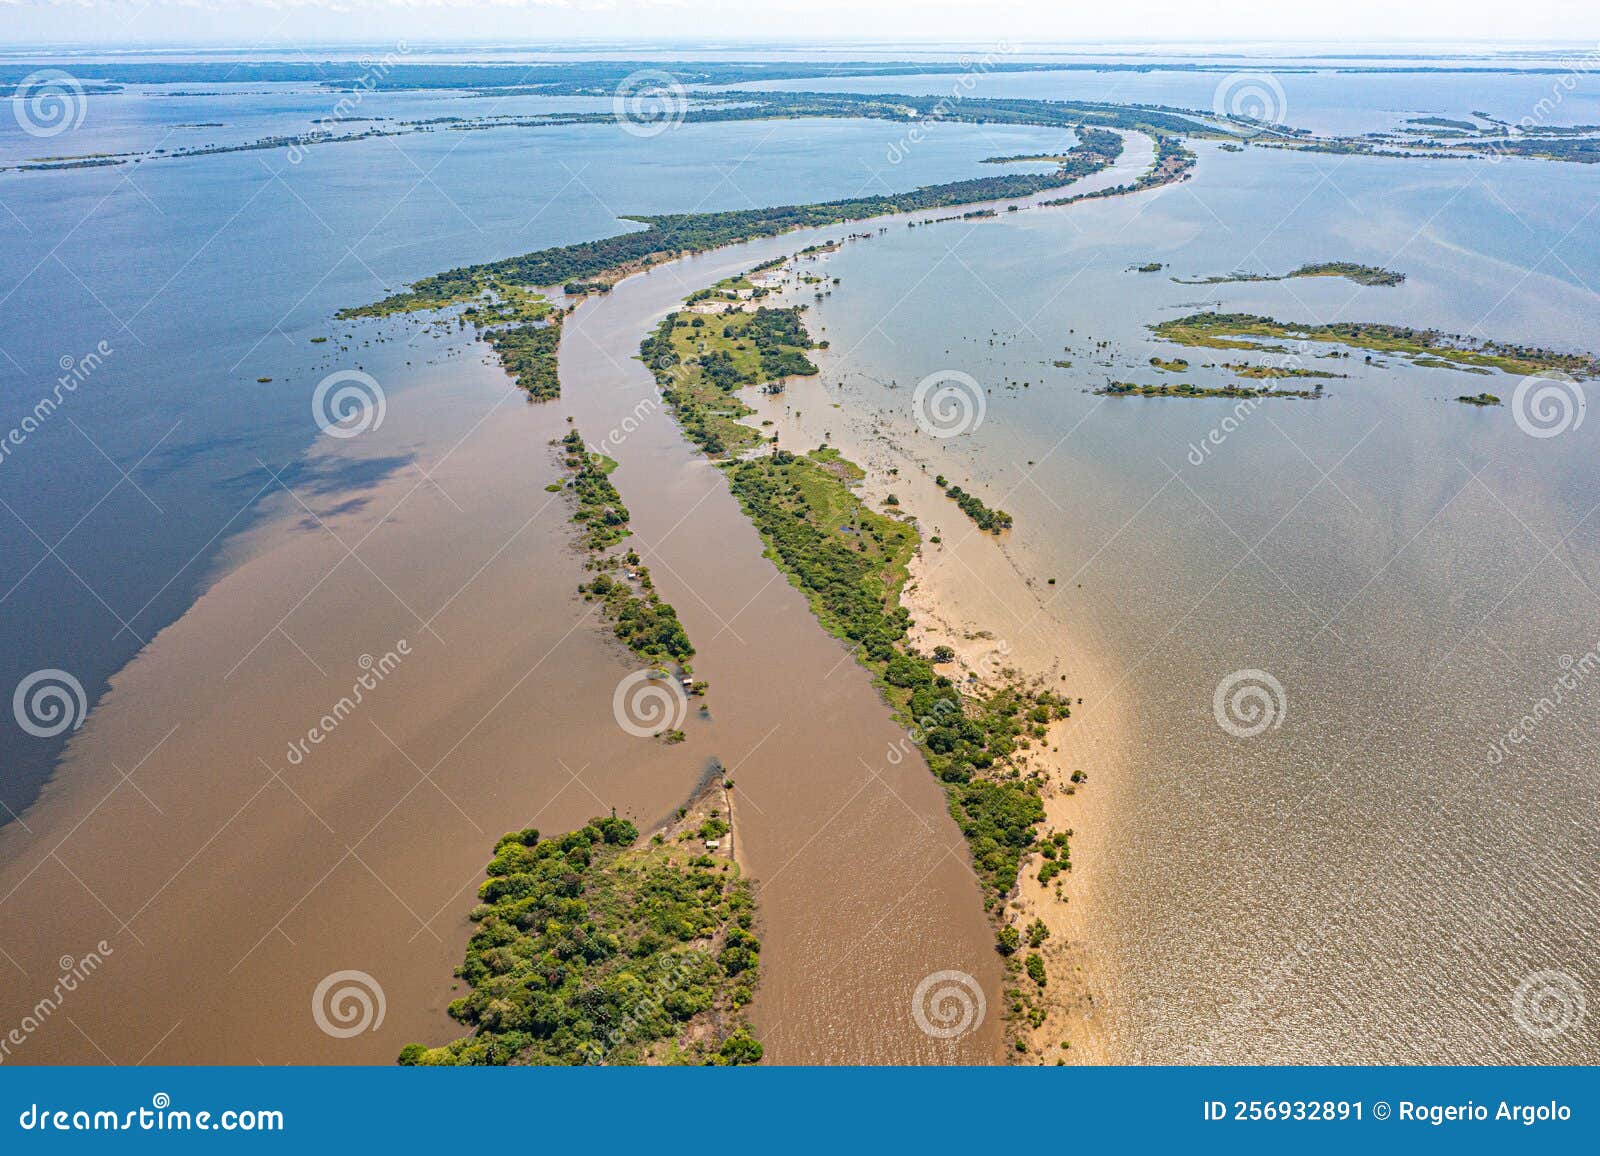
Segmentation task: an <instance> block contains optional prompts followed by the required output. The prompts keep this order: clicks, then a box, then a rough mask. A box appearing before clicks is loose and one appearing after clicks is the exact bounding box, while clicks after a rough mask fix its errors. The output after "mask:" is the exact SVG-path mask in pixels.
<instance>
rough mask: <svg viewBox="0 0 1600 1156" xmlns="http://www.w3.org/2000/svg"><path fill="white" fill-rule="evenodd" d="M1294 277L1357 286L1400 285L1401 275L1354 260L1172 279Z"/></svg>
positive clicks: (1207, 281) (1215, 281)
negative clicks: (1340, 280) (1329, 279)
mask: <svg viewBox="0 0 1600 1156" xmlns="http://www.w3.org/2000/svg"><path fill="white" fill-rule="evenodd" d="M1297 277H1343V278H1344V279H1345V280H1346V281H1353V282H1355V283H1356V284H1357V285H1399V284H1401V283H1402V282H1404V281H1405V279H1406V275H1405V274H1404V273H1397V272H1395V271H1394V270H1393V269H1384V268H1381V267H1380V266H1377V265H1358V264H1356V263H1355V262H1353V261H1320V262H1316V263H1313V264H1308V265H1302V266H1300V267H1299V268H1298V269H1295V270H1293V271H1292V272H1289V273H1279V274H1273V273H1225V274H1221V275H1219V276H1213V277H1193V278H1184V277H1174V278H1173V280H1174V281H1176V282H1177V283H1178V284H1179V285H1227V284H1231V283H1233V282H1240V281H1289V280H1292V279H1294V278H1297Z"/></svg>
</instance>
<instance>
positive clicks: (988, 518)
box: [944, 485, 1011, 534]
mask: <svg viewBox="0 0 1600 1156" xmlns="http://www.w3.org/2000/svg"><path fill="white" fill-rule="evenodd" d="M944 496H945V497H947V498H949V499H950V500H951V501H953V502H954V503H955V504H956V505H958V506H960V507H961V512H962V513H963V514H965V515H966V516H967V517H969V518H971V519H972V520H973V521H974V522H976V523H977V524H978V528H979V529H980V530H987V531H989V533H991V534H998V533H1000V531H1002V530H1009V529H1011V515H1010V514H1008V513H1006V512H1005V511H1004V510H991V509H990V508H989V507H988V506H986V505H984V504H983V500H982V499H981V498H979V497H978V496H977V495H976V494H969V493H967V491H965V490H963V489H962V488H961V487H960V486H956V485H951V486H947V487H945V491H944Z"/></svg>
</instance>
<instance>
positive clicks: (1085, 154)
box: [342, 93, 1192, 316]
mask: <svg viewBox="0 0 1600 1156" xmlns="http://www.w3.org/2000/svg"><path fill="white" fill-rule="evenodd" d="M806 95H807V94H798V93H766V94H759V99H760V100H761V101H763V102H765V103H766V104H768V105H770V106H771V109H770V110H769V111H774V112H775V113H781V114H782V115H795V116H806V115H852V116H874V115H882V116H884V117H889V116H890V114H891V112H892V113H893V119H905V118H906V116H907V115H908V112H909V109H911V108H916V107H918V106H919V105H920V104H924V103H925V104H928V105H929V107H930V109H931V108H932V102H930V101H926V100H924V99H920V98H910V97H907V98H898V97H897V98H894V100H895V101H899V100H902V99H903V100H905V101H907V102H909V105H907V104H895V103H885V102H883V101H882V99H881V98H870V99H868V98H860V97H855V96H853V95H850V94H830V95H829V96H828V97H827V98H826V99H821V98H819V99H817V100H811V101H797V100H794V99H793V98H796V97H803V96H806ZM813 95H815V94H813ZM1013 105H1016V106H1018V107H1015V108H1013V107H1011V106H1013ZM1067 107H1068V106H1058V105H1054V104H1051V103H1049V102H1044V101H1022V102H1007V101H999V102H990V101H970V102H964V103H963V105H962V106H961V107H960V108H959V109H957V110H953V111H951V112H950V113H949V116H948V118H949V119H952V120H982V119H986V118H982V117H979V116H976V115H975V114H977V113H978V112H979V111H980V110H981V109H983V108H989V109H991V111H992V112H993V113H994V117H993V119H997V120H1001V121H1004V122H1007V123H1014V124H1046V125H1059V126H1061V127H1069V126H1070V124H1071V122H1072V119H1073V118H1072V116H1071V114H1070V112H1067V111H1064V110H1065V109H1066V108H1067ZM1108 107H1109V106H1108ZM744 111H746V112H751V111H752V110H749V109H746V110H744ZM1108 115H1109V114H1108ZM730 119H754V117H753V116H746V117H740V118H730ZM1111 119H1113V120H1115V119H1117V118H1116V117H1111ZM1135 119H1138V118H1135ZM1183 123H1185V124H1190V125H1191V127H1192V122H1183ZM1078 135H1079V138H1080V143H1079V144H1077V145H1075V146H1074V147H1073V148H1071V149H1069V150H1068V151H1067V153H1065V154H1063V155H1064V156H1066V157H1068V158H1070V159H1069V160H1068V161H1067V162H1066V163H1064V164H1062V165H1061V166H1060V167H1059V168H1057V169H1056V170H1055V171H1054V172H1049V173H1019V174H1011V175H1007V176H1000V177H979V178H975V179H972V180H965V181H952V182H949V183H947V184H942V185H928V186H925V187H923V188H920V189H914V190H912V191H910V192H906V193H896V194H884V195H879V196H869V197H853V198H850V199H848V200H842V201H828V202H824V203H821V204H809V205H780V206H776V207H773V208H765V209H741V210H734V211H730V212H720V213H672V214H663V215H656V216H636V215H629V216H625V217H623V219H624V220H628V221H635V222H638V223H640V224H642V225H644V226H645V228H643V229H638V230H634V231H631V232H627V233H620V234H617V235H616V236H612V237H604V238H601V239H600V240H596V241H584V242H580V243H578V244H575V245H562V246H558V247H556V248H551V249H541V250H539V251H538V252H534V253H528V254H525V255H523V256H521V257H511V258H508V259H506V260H503V261H495V262H492V263H490V264H486V265H472V266H468V267H465V268H461V269H452V270H450V271H448V272H445V273H439V274H436V275H434V276H432V277H425V278H423V279H422V280H421V281H418V282H417V283H416V284H415V285H413V286H411V288H410V289H408V290H406V291H405V292H402V293H396V294H393V295H391V296H390V297H387V298H385V299H384V300H382V301H379V302H376V303H374V304H372V305H368V306H364V307H362V308H360V309H355V310H348V311H346V312H345V313H344V314H342V316H386V315H388V314H391V313H400V312H411V311H414V310H418V309H439V308H442V307H443V306H445V305H449V304H454V303H457V302H467V301H473V300H476V299H477V298H479V297H480V296H481V295H482V294H483V293H484V292H485V291H486V290H489V291H491V292H492V291H493V290H494V289H496V288H497V287H504V286H514V287H520V288H525V289H533V288H537V287H539V286H547V285H564V284H569V283H573V282H578V281H607V280H615V279H616V278H618V277H621V276H623V275H625V274H627V273H630V272H633V271H635V270H638V269H643V268H646V267H648V266H650V265H652V264H655V263H657V262H659V261H662V260H669V259H672V258H675V257H678V256H681V255H682V254H685V253H699V252H704V251H705V250H707V249H715V248H719V247H721V246H723V245H730V244H733V243H734V242H737V241H747V240H751V239H753V238H756V237H772V236H777V235H778V234H780V233H787V232H791V231H793V230H795V229H803V228H812V227H816V226H819V225H833V224H839V223H842V222H846V221H859V220H866V219H868V218H870V217H878V216H883V215H885V214H887V213H903V212H911V211H914V210H918V209H932V208H939V207H942V206H945V205H961V204H970V203H972V202H975V201H988V200H1005V199H1007V198H1012V197H1025V196H1030V195H1032V194H1034V193H1038V192H1042V191H1044V190H1046V189H1053V188H1060V187H1062V186H1065V185H1068V184H1071V183H1072V182H1073V181H1075V180H1077V179H1079V178H1080V177H1083V176H1087V175H1088V174H1090V173H1093V172H1098V171H1099V170H1101V169H1103V168H1105V167H1106V166H1107V165H1109V164H1111V162H1112V161H1114V160H1115V159H1116V157H1117V156H1118V155H1119V154H1120V152H1121V149H1122V138H1121V137H1119V136H1117V135H1116V134H1115V133H1111V132H1105V131H1102V130H1098V129H1094V128H1082V129H1079V130H1078Z"/></svg>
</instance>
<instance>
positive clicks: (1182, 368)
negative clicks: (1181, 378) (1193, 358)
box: [1150, 357, 1189, 373]
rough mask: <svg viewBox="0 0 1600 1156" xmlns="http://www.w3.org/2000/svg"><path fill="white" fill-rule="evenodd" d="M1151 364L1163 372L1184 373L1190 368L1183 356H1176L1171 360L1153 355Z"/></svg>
mask: <svg viewBox="0 0 1600 1156" xmlns="http://www.w3.org/2000/svg"><path fill="white" fill-rule="evenodd" d="M1150 364H1151V365H1153V366H1155V367H1156V368H1157V369H1159V370H1161V371H1162V372H1163V373H1184V372H1186V371H1187V370H1188V368H1189V363H1188V362H1187V361H1185V360H1184V359H1183V358H1181V357H1174V358H1172V359H1171V360H1170V361H1169V360H1165V359H1163V358H1160V357H1152V358H1151V359H1150Z"/></svg>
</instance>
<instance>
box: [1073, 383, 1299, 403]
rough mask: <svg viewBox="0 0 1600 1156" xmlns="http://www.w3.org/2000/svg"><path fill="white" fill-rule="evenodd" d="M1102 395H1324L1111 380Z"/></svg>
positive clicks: (1101, 388)
mask: <svg viewBox="0 0 1600 1156" xmlns="http://www.w3.org/2000/svg"><path fill="white" fill-rule="evenodd" d="M1094 392H1095V394H1096V395H1098V396H1100V397H1234V398H1238V397H1290V398H1301V399H1316V398H1319V397H1321V396H1322V387H1321V386H1320V385H1319V386H1317V387H1316V388H1315V389H1274V388H1273V387H1271V386H1267V387H1264V388H1261V389H1256V388H1254V387H1253V386H1248V385H1220V386H1206V385H1192V384H1190V383H1189V382H1187V381H1177V382H1164V383H1162V384H1160V385H1136V384H1134V383H1133V382H1131V381H1110V382H1107V383H1106V384H1105V385H1103V386H1101V387H1100V388H1099V389H1097V390H1095V391H1094Z"/></svg>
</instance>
